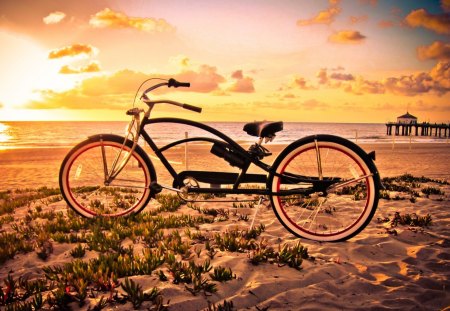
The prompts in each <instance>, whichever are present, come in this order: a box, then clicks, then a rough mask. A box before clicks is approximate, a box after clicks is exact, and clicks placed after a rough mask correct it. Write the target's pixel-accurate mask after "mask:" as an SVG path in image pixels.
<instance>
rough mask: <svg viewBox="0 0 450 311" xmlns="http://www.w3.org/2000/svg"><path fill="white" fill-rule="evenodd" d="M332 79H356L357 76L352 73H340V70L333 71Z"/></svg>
mask: <svg viewBox="0 0 450 311" xmlns="http://www.w3.org/2000/svg"><path fill="white" fill-rule="evenodd" d="M330 78H331V79H334V80H341V81H352V80H355V77H354V76H353V75H352V74H350V73H340V72H333V73H332V74H331V75H330Z"/></svg>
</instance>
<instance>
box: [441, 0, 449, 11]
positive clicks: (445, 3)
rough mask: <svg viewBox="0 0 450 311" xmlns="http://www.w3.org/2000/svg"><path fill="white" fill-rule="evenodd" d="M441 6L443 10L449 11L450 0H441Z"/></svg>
mask: <svg viewBox="0 0 450 311" xmlns="http://www.w3.org/2000/svg"><path fill="white" fill-rule="evenodd" d="M441 6H442V9H443V10H444V11H445V12H450V0H441Z"/></svg>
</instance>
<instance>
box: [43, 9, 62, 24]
mask: <svg viewBox="0 0 450 311" xmlns="http://www.w3.org/2000/svg"><path fill="white" fill-rule="evenodd" d="M65 17H66V14H65V13H63V12H59V11H57V12H53V13H50V14H49V15H47V16H46V17H44V18H43V19H42V20H43V22H44V23H45V24H47V25H50V24H58V23H59V22H61V21H62V20H63V19H64V18H65Z"/></svg>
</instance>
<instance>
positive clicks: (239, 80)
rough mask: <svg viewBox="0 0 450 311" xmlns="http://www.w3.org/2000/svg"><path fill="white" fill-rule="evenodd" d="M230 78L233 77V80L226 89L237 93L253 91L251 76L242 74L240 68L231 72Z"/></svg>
mask: <svg viewBox="0 0 450 311" xmlns="http://www.w3.org/2000/svg"><path fill="white" fill-rule="evenodd" d="M231 78H233V79H234V80H235V82H234V83H233V84H232V85H231V86H230V87H229V88H228V89H227V90H228V91H230V92H237V93H253V92H254V91H255V87H254V85H253V81H254V80H253V78H251V77H246V76H244V74H243V73H242V70H236V71H235V72H233V73H232V75H231Z"/></svg>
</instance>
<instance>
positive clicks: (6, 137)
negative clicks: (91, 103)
mask: <svg viewBox="0 0 450 311" xmlns="http://www.w3.org/2000/svg"><path fill="white" fill-rule="evenodd" d="M205 123H206V124H208V125H210V126H212V127H214V128H215V129H217V130H219V131H221V132H223V133H224V134H226V135H227V136H229V137H230V138H232V139H234V140H236V141H237V142H239V143H243V144H244V143H252V142H254V141H256V138H255V137H252V136H249V135H248V134H247V133H245V132H244V131H243V127H244V124H245V123H243V122H205ZM126 126H127V122H125V121H108V122H85V121H75V122H74V121H70V122H67V121H61V122H59V121H58V122H48V121H45V122H44V121H39V122H34V121H33V122H25V121H24V122H8V121H4V122H2V121H0V149H20V148H62V147H64V148H66V147H73V146H74V145H76V144H77V143H78V142H80V141H82V140H84V139H86V138H87V137H88V136H90V135H94V134H100V133H106V134H109V133H111V134H117V135H122V136H123V135H124V133H125V128H126ZM146 130H147V131H148V132H149V133H150V135H151V136H152V137H153V139H154V140H155V142H157V144H167V143H169V142H171V141H174V140H176V139H182V138H184V137H185V133H186V132H187V133H188V135H189V136H190V137H195V136H201V137H205V136H208V137H211V136H212V135H210V134H209V133H206V132H204V131H202V130H199V129H197V128H192V127H186V126H183V125H179V124H161V123H159V124H156V125H150V126H147V127H146ZM312 134H333V135H337V136H341V137H344V138H347V139H349V140H352V141H354V142H355V141H356V142H358V143H389V142H392V141H393V139H394V137H393V136H388V135H386V126H385V124H380V123H308V122H285V123H284V129H283V131H281V132H278V133H277V136H276V138H275V139H274V142H273V143H277V144H289V143H291V142H293V141H295V140H297V139H300V138H302V137H305V136H308V135H312ZM410 140H411V141H412V142H425V143H426V142H442V141H445V138H438V137H420V136H419V137H416V136H411V137H401V136H397V137H395V142H396V143H402V142H405V143H406V142H408V143H409V142H410Z"/></svg>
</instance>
